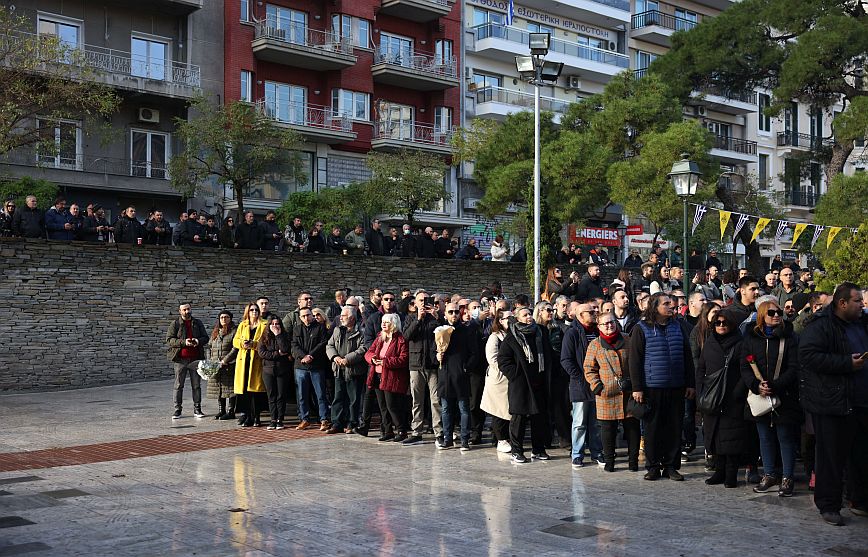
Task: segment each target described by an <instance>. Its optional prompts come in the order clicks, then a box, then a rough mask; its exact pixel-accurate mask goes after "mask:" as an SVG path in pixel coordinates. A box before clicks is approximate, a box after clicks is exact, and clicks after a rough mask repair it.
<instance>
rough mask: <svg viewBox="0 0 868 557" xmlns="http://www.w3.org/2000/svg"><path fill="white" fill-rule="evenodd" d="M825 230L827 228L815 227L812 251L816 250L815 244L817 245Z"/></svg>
mask: <svg viewBox="0 0 868 557" xmlns="http://www.w3.org/2000/svg"><path fill="white" fill-rule="evenodd" d="M825 229H826V227H825V226H819V225H817V224H815V225H814V237H813V238H811V249H814V244H816V243H817V239H819V238H820V234H822V233H823V230H825Z"/></svg>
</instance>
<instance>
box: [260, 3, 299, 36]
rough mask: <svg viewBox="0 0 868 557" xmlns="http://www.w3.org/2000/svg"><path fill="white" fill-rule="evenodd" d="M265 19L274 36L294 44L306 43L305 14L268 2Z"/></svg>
mask: <svg viewBox="0 0 868 557" xmlns="http://www.w3.org/2000/svg"><path fill="white" fill-rule="evenodd" d="M265 19H266V21H267V25H268V27H269V28H270V29H271V31H269V32H270V33H273V34H274V35H275V36H276V37H278V38H281V39H284V40H287V41H289V42H292V43H296V44H307V42H308V41H307V14H306V13H304V12H300V11H298V10H290V9H289V8H283V7H280V6H274V5H272V4H268V5H267V6H266V7H265Z"/></svg>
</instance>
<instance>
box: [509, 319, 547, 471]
mask: <svg viewBox="0 0 868 557" xmlns="http://www.w3.org/2000/svg"><path fill="white" fill-rule="evenodd" d="M515 315H516V323H514V324H512V325H510V328H509V333H508V334H507V335H506V337H505V338H504V339H503V342H501V344H500V349H499V350H498V353H497V366H498V368H499V369H500V372H501V373H502V374H503V375H504V376H505V377H506V378H507V379H508V380H509V385H508V386H507V398H508V400H509V414H510V420H509V444H510V445H511V448H512V461H513V462H515V463H516V464H524V463H525V462H527V457H525V456H524V444H523V439H524V431H525V427H526V426H527V423H528V421H529V422H530V439H531V458H533V459H536V460H549V455H548V454H547V453H546V445H547V444H548V443H549V440H550V439H549V438H550V436H551V428H550V426H549V417H548V400H547V398H546V395H547V393H546V390H547V389H546V385H547V384H548V383H549V378H550V377H551V373H552V365H553V364H554V353H553V352H552V348H551V342H550V341H549V335H548V330H547V329H545V328H544V327H539V326H537V324H536V323H534V321H533V313H532V312H531V310H530V308H521V309H519V310H518V311H517V312H516V314H515Z"/></svg>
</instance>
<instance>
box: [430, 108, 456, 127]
mask: <svg viewBox="0 0 868 557" xmlns="http://www.w3.org/2000/svg"><path fill="white" fill-rule="evenodd" d="M451 130H452V109H451V108H450V107H448V106H436V107H434V132H435V133H449V132H450V131H451Z"/></svg>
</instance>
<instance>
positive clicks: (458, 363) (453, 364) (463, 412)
mask: <svg viewBox="0 0 868 557" xmlns="http://www.w3.org/2000/svg"><path fill="white" fill-rule="evenodd" d="M458 314H459V309H458V304H452V303H450V304H446V323H447V324H448V325H451V326H452V327H455V330H454V331H452V338H451V340H450V341H449V347H448V348H447V349H446V352H445V353H443V354H440V353H439V352H438V353H437V359H438V360H439V361H440V370H439V371H438V374H437V375H438V377H437V379H438V381H437V390H438V391H439V394H440V407H441V409H442V410H443V416H442V417H443V443H442V444H441V445H440V446H439V447H438V448H440V449H451V448H452V447H453V442H452V434H453V432H454V429H455V418H457V417H458V415H459V413H460V416H461V418H460V419H461V422H460V423H461V450H462V451H469V450H470V378H469V377H468V375H467V370H468V369H469V368H471V367H472V366H473V365H474V362H475V360H476V359H477V358H479V354H478V353H477V351H476V346H475V345H474V343H473V341H472V340H471V338H470V330H469V329H468V328H467V326H466V325H464V324H463V323H461V321H460V319H459V316H458Z"/></svg>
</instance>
